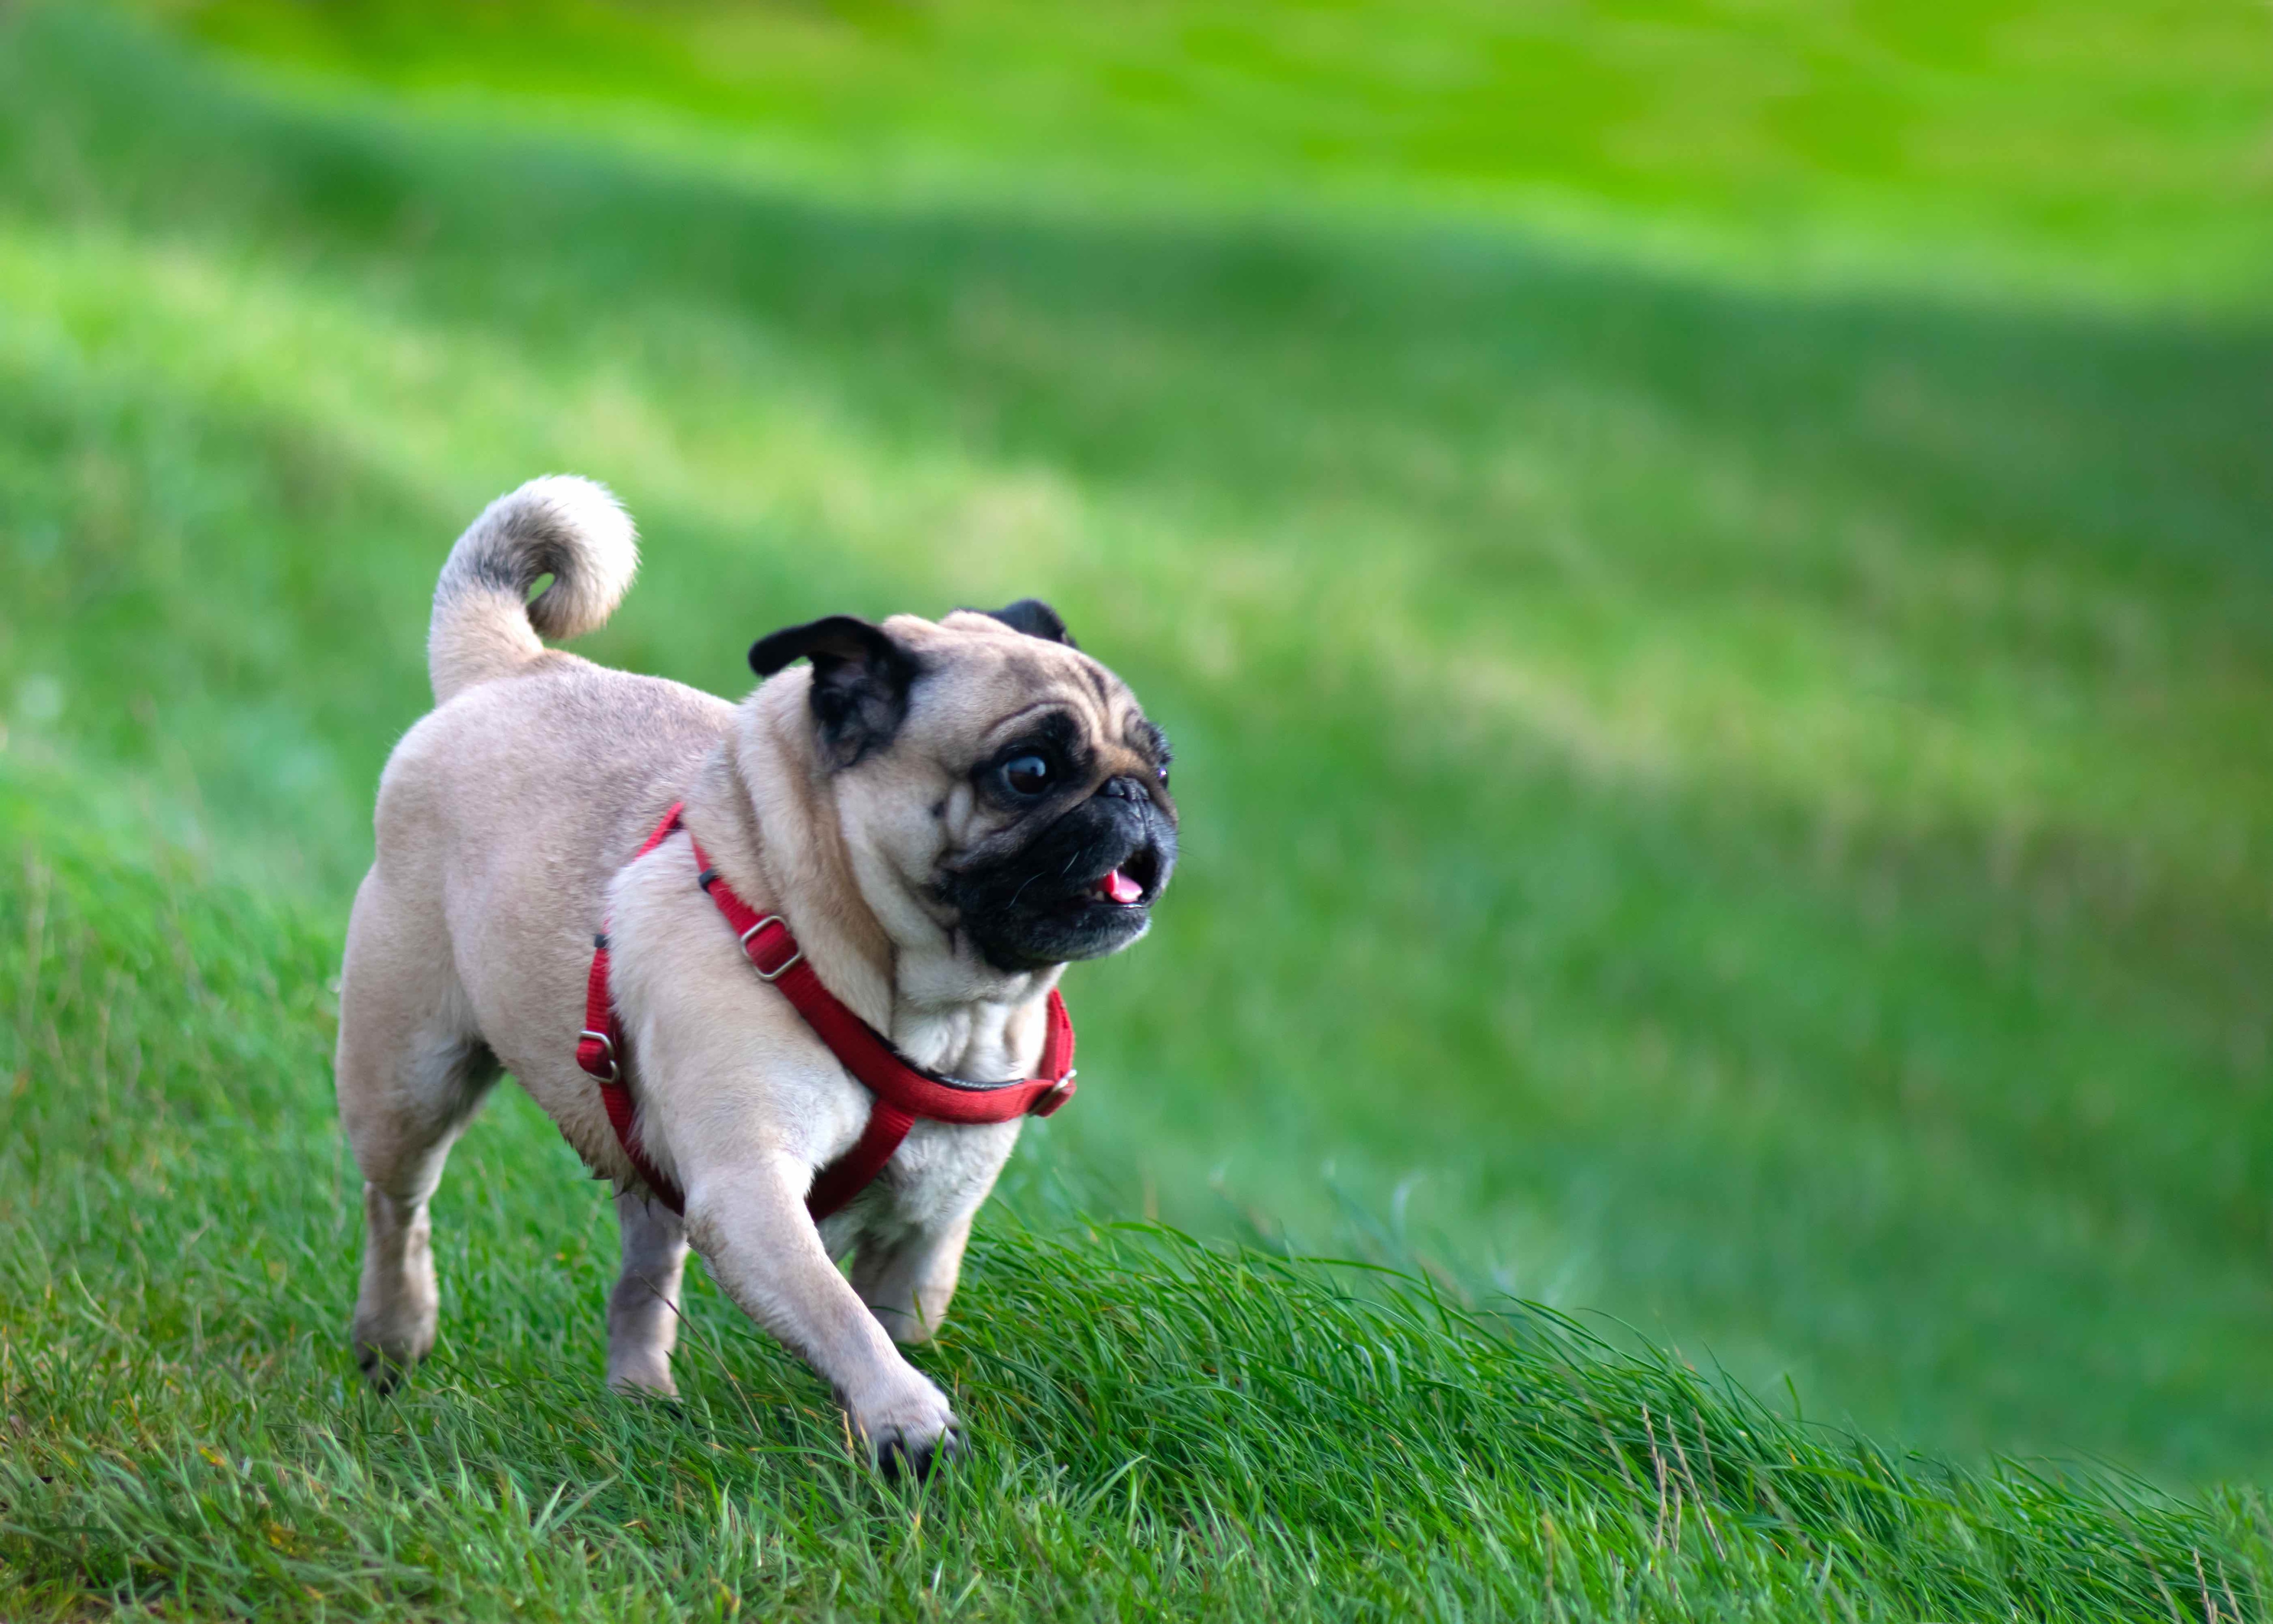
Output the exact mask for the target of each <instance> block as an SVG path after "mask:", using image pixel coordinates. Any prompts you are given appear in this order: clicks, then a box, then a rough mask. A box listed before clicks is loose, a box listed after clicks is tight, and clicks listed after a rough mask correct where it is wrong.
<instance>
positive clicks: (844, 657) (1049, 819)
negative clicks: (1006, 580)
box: [750, 598, 1176, 972]
mask: <svg viewBox="0 0 2273 1624" xmlns="http://www.w3.org/2000/svg"><path fill="white" fill-rule="evenodd" d="M800 658H802V659H806V660H809V661H811V663H812V673H811V679H810V681H811V687H810V693H809V697H808V700H807V703H806V712H807V715H806V723H807V725H809V726H810V727H811V728H812V730H813V742H814V751H815V758H816V760H817V762H818V763H819V764H820V768H821V771H822V772H824V773H825V774H827V775H828V777H829V781H830V787H831V789H832V791H833V794H832V796H831V799H832V800H833V801H834V802H835V807H836V819H837V823H838V826H839V828H840V830H841V831H842V833H843V835H844V840H845V845H846V848H847V851H848V853H849V854H850V856H851V861H852V863H853V865H854V868H855V871H856V873H859V875H860V876H861V883H862V889H863V891H868V892H871V898H870V899H871V901H872V903H874V902H875V901H876V900H878V898H876V897H875V896H874V891H875V890H876V889H878V887H879V886H880V885H881V886H889V887H896V888H897V889H898V891H900V892H901V893H902V894H904V895H905V896H907V897H910V898H914V899H915V900H916V902H917V904H918V905H919V906H920V907H921V908H922V909H923V911H924V913H925V914H926V915H928V917H929V918H930V919H931V920H932V921H933V922H934V924H936V925H937V926H938V927H940V928H941V929H943V930H945V931H948V932H949V933H951V934H953V935H954V936H957V937H958V938H960V939H962V940H964V941H967V942H968V943H969V944H970V945H971V947H972V948H973V949H975V950H976V951H977V952H978V954H979V957H981V958H982V959H985V960H986V963H988V964H989V965H991V966H994V968H996V969H998V970H1003V971H1011V972H1020V971H1030V970H1037V969H1041V968H1044V967H1046V966H1051V965H1056V964H1062V963H1064V962H1065V961H1066V960H1068V959H1095V958H1098V957H1100V956H1101V955H1103V954H1106V953H1111V952H1114V951H1118V950H1120V949H1121V948H1123V947H1126V946H1128V945H1129V944H1130V943H1131V942H1134V941H1135V940H1136V939H1137V937H1138V936H1142V935H1144V930H1145V929H1146V927H1147V926H1148V925H1149V924H1150V923H1151V922H1152V904H1153V903H1154V902H1155V901H1157V900H1158V899H1159V895H1160V892H1161V891H1162V890H1163V889H1165V888H1166V886H1167V883H1168V876H1169V874H1170V872H1171V871H1172V870H1173V869H1174V868H1175V864H1176V803H1175V802H1174V801H1173V800H1172V799H1171V798H1170V797H1169V793H1168V744H1167V740H1166V739H1165V738H1163V737H1162V736H1161V733H1160V730H1159V728H1157V727H1155V726H1152V723H1151V722H1149V721H1147V720H1146V719H1145V718H1144V711H1142V710H1141V709H1139V708H1138V706H1137V697H1136V695H1133V694H1132V693H1130V692H1129V687H1128V684H1126V683H1124V682H1122V681H1121V679H1120V678H1118V677H1116V676H1114V674H1113V673H1111V672H1109V671H1107V670H1106V668H1105V667H1104V666H1103V665H1099V663H1098V662H1097V661H1096V660H1094V659H1092V658H1090V657H1089V656H1088V655H1086V654H1084V653H1083V652H1082V651H1081V650H1079V649H1078V648H1077V647H1076V645H1075V643H1074V640H1073V638H1072V636H1071V635H1069V634H1068V632H1067V631H1066V628H1065V623H1064V622H1063V621H1062V620H1059V618H1058V616H1057V614H1056V613H1055V611H1054V610H1052V609H1051V608H1050V607H1049V605H1046V604H1044V603H1041V602H1039V601H1038V600H1036V599H1033V598H1027V599H1024V601H1022V602H1019V603H1016V604H1013V605H1010V606H1009V608H1007V609H999V610H995V611H994V612H993V613H979V612H977V611H973V610H967V609H959V610H956V612H955V613H952V614H949V615H948V616H947V617H946V618H945V619H944V620H939V621H937V622H933V621H930V620H920V619H919V618H917V617H916V616H913V615H895V616H893V617H892V618H891V619H890V620H886V621H885V622H884V623H883V624H882V625H881V626H877V625H874V624H871V623H870V622H868V621H866V620H858V619H855V618H854V617H852V616H851V615H831V616H829V618H827V619H825V620H814V621H812V622H810V623H809V624H807V625H804V626H792V627H788V628H784V629H783V630H781V631H777V632H776V633H774V634H773V635H770V636H768V637H762V638H761V639H759V640H758V642H757V643H755V644H754V645H753V646H752V648H751V650H750V665H751V668H752V669H753V670H754V671H756V672H757V673H758V674H759V675H760V676H761V677H763V676H771V675H772V674H773V673H776V672H778V671H780V670H782V669H783V668H784V667H785V666H788V665H791V664H792V663H793V662H795V661H797V660H799V659H800Z"/></svg>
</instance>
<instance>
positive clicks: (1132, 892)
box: [1097, 868, 1144, 902]
mask: <svg viewBox="0 0 2273 1624" xmlns="http://www.w3.org/2000/svg"><path fill="white" fill-rule="evenodd" d="M1097 889H1098V890H1099V891H1100V892H1102V893H1103V894H1104V895H1105V897H1106V898H1107V899H1108V900H1110V901H1114V902H1134V901H1136V900H1137V898H1139V897H1141V896H1143V895H1144V887H1143V886H1142V885H1139V884H1138V883H1137V882H1136V881H1134V880H1132V879H1130V878H1129V876H1127V875H1125V874H1123V873H1121V870H1120V869H1118V868H1115V869H1114V871H1113V872H1112V873H1110V874H1108V875H1106V876H1105V877H1104V878H1103V879H1101V880H1099V881H1098V883H1097Z"/></svg>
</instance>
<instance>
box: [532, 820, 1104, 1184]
mask: <svg viewBox="0 0 2273 1624" xmlns="http://www.w3.org/2000/svg"><path fill="white" fill-rule="evenodd" d="M684 806H685V803H684V802H681V803H679V805H678V806H674V807H672V808H671V810H670V811H669V812H667V813H665V814H664V819H663V822H662V823H658V824H656V830H655V832H654V833H653V834H651V835H649V837H648V838H647V844H646V845H644V846H641V847H640V849H639V851H638V852H637V853H635V854H634V856H633V858H632V861H634V862H637V861H639V860H640V859H641V857H644V856H646V855H647V854H648V853H649V852H652V851H653V850H655V848H656V846H661V845H662V844H663V843H664V840H666V839H667V838H670V837H671V834H672V833H673V832H674V831H676V830H677V829H678V828H679V813H680V811H681V810H682V809H683V808H684ZM687 839H688V842H689V844H691V845H693V846H694V861H695V863H696V865H697V866H698V867H699V868H701V871H702V872H701V876H700V877H699V878H698V880H697V882H696V883H698V884H700V885H701V887H702V889H703V890H704V891H708V892H709V893H710V900H711V901H712V902H714V903H716V905H717V908H718V912H719V913H721V914H724V915H725V916H726V923H727V924H728V925H729V926H730V927H731V928H732V929H733V932H734V935H735V936H736V937H737V938H738V939H739V941H740V943H741V944H742V951H743V953H744V955H745V956H746V957H747V958H748V959H749V961H750V964H751V966H753V967H754V969H755V970H756V971H757V973H758V979H759V980H760V981H765V982H768V983H769V984H770V985H771V986H773V987H775V988H776V989H778V990H779V991H780V992H781V993H782V995H783V996H784V997H786V998H787V999H788V1000H789V1001H790V1004H791V1005H792V1006H793V1007H794V1008H795V1009H796V1011H797V1012H798V1013H799V1015H802V1016H804V1017H805V1024H806V1026H810V1027H812V1028H813V1030H814V1034H816V1035H818V1036H819V1037H820V1039H821V1041H822V1042H824V1043H826V1044H828V1045H829V1051H830V1052H831V1053H832V1054H834V1055H835V1056H836V1058H837V1060H838V1062H839V1063H840V1064H843V1066H844V1069H845V1070H846V1071H850V1072H851V1073H852V1075H853V1076H854V1077H857V1078H859V1079H860V1081H861V1082H862V1083H864V1084H865V1085H866V1086H867V1088H868V1090H869V1092H870V1093H872V1094H874V1095H875V1096H876V1099H875V1103H874V1104H873V1105H871V1106H870V1107H869V1108H868V1125H867V1126H866V1128H864V1129H862V1130H861V1132H860V1137H859V1140H858V1141H856V1142H855V1143H854V1145H853V1147H852V1148H851V1149H850V1150H848V1151H846V1152H845V1153H844V1154H843V1155H841V1156H839V1157H837V1158H836V1161H834V1162H830V1163H829V1165H828V1166H827V1167H825V1168H823V1169H821V1172H820V1173H819V1175H818V1176H816V1177H814V1181H813V1189H812V1191H811V1192H809V1193H808V1194H807V1195H806V1198H805V1207H806V1211H807V1212H809V1213H811V1214H813V1220H814V1222H815V1223H818V1222H821V1220H822V1219H823V1218H826V1217H828V1216H829V1214H831V1213H833V1212H835V1211H836V1209H837V1208H838V1207H843V1206H844V1204H845V1203H846V1202H847V1201H849V1200H851V1199H852V1198H853V1197H854V1196H856V1195H858V1194H859V1193H860V1192H861V1191H863V1190H865V1189H866V1188H867V1187H868V1184H869V1181H870V1180H872V1179H874V1177H876V1175H877V1174H879V1173H881V1172H882V1171H883V1170H884V1164H885V1163H886V1162H889V1161H890V1160H891V1159H892V1153H893V1152H894V1151H896V1150H897V1149H898V1148H899V1147H900V1141H901V1140H902V1139H905V1138H907V1136H908V1130H909V1129H911V1128H912V1127H914V1126H915V1124H916V1122H917V1119H918V1118H919V1117H920V1118H924V1119H926V1120H929V1121H932V1122H951V1123H956V1124H977V1123H987V1122H1009V1121H1010V1120H1011V1119H1012V1118H1014V1117H1017V1116H1026V1115H1028V1114H1030V1113H1031V1115H1033V1116H1048V1115H1049V1114H1050V1113H1051V1112H1053V1111H1054V1110H1056V1109H1058V1107H1060V1106H1061V1105H1063V1104H1064V1103H1065V1102H1066V1101H1068V1100H1069V1099H1071V1098H1073V1092H1074V1089H1073V1018H1072V1017H1071V1016H1069V1015H1068V1014H1067V1013H1066V1006H1065V1000H1064V999H1062V998H1061V997H1059V996H1058V995H1057V989H1054V988H1053V989H1051V990H1050V1004H1049V1034H1048V1035H1047V1036H1046V1038H1045V1039H1044V1040H1043V1041H1042V1074H1041V1076H1039V1077H1035V1078H1028V1079H1025V1080H1024V1081H1021V1082H1015V1083H966V1082H962V1081H960V1080H958V1079H955V1078H951V1077H941V1076H939V1075H938V1074H937V1073H935V1072H931V1071H922V1070H920V1069H919V1068H918V1067H915V1066H912V1065H910V1064H908V1063H907V1061H905V1060H904V1059H903V1058H902V1057H901V1056H900V1052H899V1051H898V1050H897V1049H894V1048H893V1047H892V1046H891V1044H890V1043H889V1041H887V1040H886V1039H884V1038H883V1037H882V1036H881V1035H880V1034H878V1033H877V1031H876V1029H875V1028H874V1026H870V1025H869V1024H868V1023H867V1022H866V1021H865V1020H862V1019H860V1018H859V1016H858V1015H855V1014H854V1013H853V1012H852V1011H851V1010H849V1009H846V1008H845V1007H844V1003H843V1002H842V1001H841V1000H840V999H838V998H837V996H836V994H834V993H832V992H830V991H829V989H827V988H826V987H823V986H822V985H821V977H819V976H818V975H816V974H814V970H813V966H812V965H810V964H808V963H807V962H806V957H805V950H804V949H803V948H801V947H799V945H798V944H797V938H796V937H795V936H791V934H790V929H789V926H788V924H787V923H785V922H784V921H783V919H782V916H781V915H780V914H766V915H765V916H763V917H762V918H761V917H760V916H759V914H758V911H757V910H756V909H755V908H753V907H752V906H750V905H749V904H748V903H746V902H745V901H743V900H742V899H741V898H739V897H738V896H736V895H735V894H734V888H733V887H732V886H731V885H729V884H727V883H726V882H725V880H724V877H723V876H720V874H719V873H718V871H717V870H716V868H712V867H711V866H710V860H709V858H708V857H705V856H704V855H703V854H702V846H701V842H700V841H698V840H695V839H694V837H693V836H692V835H689V836H688V837H687ZM629 1061H630V1056H629V1054H628V1053H627V1052H626V1048H625V1040H624V1029H623V1026H622V1024H621V1023H620V1022H619V1021H618V1020H617V1019H616V1011H615V1006H614V1004H612V1003H611V1002H610V1000H609V997H608V938H607V936H605V935H604V934H603V935H601V936H597V937H596V938H594V941H593V952H592V974H591V977H590V979H589V981H588V982H587V983H586V986H585V993H584V1031H583V1032H582V1034H581V1035H580V1037H579V1039H578V1041H577V1044H576V1064H578V1065H580V1066H581V1067H583V1068H584V1070H585V1071H589V1072H590V1073H591V1074H592V1075H593V1076H594V1077H596V1078H597V1079H599V1083H600V1098H601V1101H603V1102H604V1104H605V1105H606V1106H607V1108H608V1121H609V1123H610V1124H611V1125H612V1126H613V1127H614V1128H615V1131H616V1138H617V1139H619V1140H620V1141H621V1142H622V1144H623V1147H624V1154H626V1156H629V1157H630V1158H631V1162H632V1166H633V1167H634V1169H637V1170H638V1172H639V1176H640V1177H641V1180H643V1181H644V1182H645V1183H646V1184H647V1187H648V1188H649V1190H651V1191H653V1192H655V1195H656V1199H658V1200H660V1201H661V1202H662V1203H663V1204H664V1206H665V1207H669V1208H671V1211H672V1212H674V1213H679V1214H684V1213H685V1212H686V1195H685V1194H684V1193H683V1192H681V1191H680V1190H679V1186H678V1185H677V1184H673V1183H672V1182H671V1180H670V1179H668V1178H666V1177H664V1175H663V1174H662V1173H660V1172H658V1171H657V1170H656V1168H655V1165H654V1164H653V1163H652V1162H649V1160H648V1159H647V1153H646V1152H645V1151H643V1150H641V1148H640V1142H639V1132H638V1130H637V1129H636V1128H634V1126H633V1124H632V1111H633V1104H632V1094H631V1089H630V1087H629V1086H627V1085H626V1081H625V1078H624V1072H625V1070H626V1066H627V1065H628V1064H629Z"/></svg>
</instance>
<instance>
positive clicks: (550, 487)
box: [426, 474, 639, 705]
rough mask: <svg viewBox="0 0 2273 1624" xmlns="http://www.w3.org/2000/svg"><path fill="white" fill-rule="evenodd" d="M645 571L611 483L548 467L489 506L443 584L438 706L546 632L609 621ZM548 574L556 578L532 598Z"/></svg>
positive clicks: (435, 640) (520, 659)
mask: <svg viewBox="0 0 2273 1624" xmlns="http://www.w3.org/2000/svg"><path fill="white" fill-rule="evenodd" d="M638 568H639V544H638V540H637V538H636V537H635V535H634V531H633V530H632V521H631V515H628V514H626V512H625V511H624V510H623V508H622V507H621V506H619V504H618V503H617V501H616V499H615V498H614V497H613V496H612V495H611V494H610V493H609V492H608V489H607V487H606V486H605V485H596V484H594V483H593V482H592V481H591V480H589V479H580V478H577V477H575V476H574V475H573V474H548V475H546V476H545V477H544V478H542V479H532V480H530V481H529V483H528V484H527V485H522V486H521V488H520V489H519V490H517V491H513V492H507V493H506V495H503V496H500V497H499V498H498V499H497V500H495V501H493V502H491V504H490V505H489V506H488V507H487V508H484V509H483V510H482V516H481V517H480V518H478V519H476V520H475V521H474V522H473V523H471V524H470V525H469V526H467V528H466V533H465V534H464V535H462V536H461V537H459V538H458V545H456V546H454V547H453V548H451V549H450V560H449V562H447V563H446V564H445V565H443V566H442V578H441V579H440V580H439V581H438V582H436V583H435V585H434V619H433V620H432V621H431V623H430V625H429V626H428V628H427V632H426V669H427V673H428V674H429V675H430V676H431V678H432V679H433V682H434V703H436V704H438V705H439V704H440V703H443V702H444V701H445V700H446V699H448V698H449V697H450V696H451V695H453V694H455V693H457V692H458V691H459V690H461V688H471V687H472V686H473V685H474V684H475V683H476V682H486V681H488V680H490V679H491V678H492V677H501V676H504V675H506V673H509V672H512V671H515V670H518V669H519V668H520V667H521V666H522V665H526V664H527V663H528V662H529V661H530V660H532V659H535V658H536V657H537V656H538V655H540V654H542V653H544V643H542V642H540V641H539V639H540V638H542V637H580V636H581V635H583V634H584V633H586V632H589V631H592V630H594V629H596V628H597V627H599V626H600V625H601V624H602V623H603V622H604V621H605V620H607V618H608V616H609V615H610V614H611V613H613V612H614V610H615V607H616V605H618V604H619V603H621V602H622V601H623V597H624V591H625V589H626V588H627V587H629V586H630V585H631V583H632V575H633V573H634V571H636V570H637V569H638ZM546 575H551V577H552V583H551V585H549V586H547V587H546V588H545V589H544V590H543V591H542V592H539V593H538V594H537V595H536V598H530V597H529V589H530V588H531V587H534V586H535V585H536V583H538V582H539V581H541V580H543V579H544V577H545V576H546Z"/></svg>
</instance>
